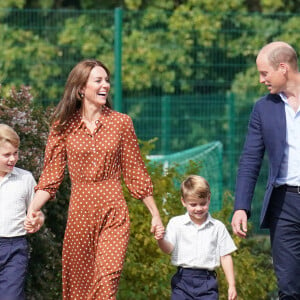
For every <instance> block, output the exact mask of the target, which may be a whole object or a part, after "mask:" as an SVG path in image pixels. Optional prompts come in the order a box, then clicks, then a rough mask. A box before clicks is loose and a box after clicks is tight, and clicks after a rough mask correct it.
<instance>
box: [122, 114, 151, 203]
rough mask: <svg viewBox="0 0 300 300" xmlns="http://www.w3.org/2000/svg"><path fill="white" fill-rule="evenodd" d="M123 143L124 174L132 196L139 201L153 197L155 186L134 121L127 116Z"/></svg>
mask: <svg viewBox="0 0 300 300" xmlns="http://www.w3.org/2000/svg"><path fill="white" fill-rule="evenodd" d="M121 143H122V146H121V166H122V174H123V178H124V181H125V184H126V186H127V188H128V189H129V191H130V193H131V195H132V196H133V197H135V198H137V199H144V198H145V197H147V196H152V194H153V185H152V182H151V178H150V176H149V174H148V172H147V169H146V166H145V163H144V161H143V159H142V156H141V153H140V149H139V145H138V140H137V137H136V134H135V131H134V127H133V123H132V120H131V118H130V117H129V116H127V115H125V117H124V130H123V134H122V141H121Z"/></svg>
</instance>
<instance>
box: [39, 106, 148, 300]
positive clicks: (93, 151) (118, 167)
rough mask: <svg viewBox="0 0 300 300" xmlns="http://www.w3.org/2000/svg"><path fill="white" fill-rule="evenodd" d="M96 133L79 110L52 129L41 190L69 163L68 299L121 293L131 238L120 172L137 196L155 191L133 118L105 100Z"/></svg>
mask: <svg viewBox="0 0 300 300" xmlns="http://www.w3.org/2000/svg"><path fill="white" fill-rule="evenodd" d="M96 124H97V126H96V129H95V131H94V132H93V133H91V132H90V131H89V129H88V128H87V127H86V126H85V123H84V122H83V121H82V119H81V115H80V113H79V112H76V113H75V114H74V116H73V117H72V118H71V119H70V120H69V121H68V123H67V124H66V125H65V127H64V129H63V130H62V131H61V132H57V131H55V130H53V129H52V130H51V131H50V134H49V137H48V142H47V146H46V153H45V163H44V169H43V172H42V175H41V177H40V180H39V183H38V185H37V187H36V190H44V191H47V192H49V193H50V195H51V197H54V196H55V193H56V191H57V189H58V187H59V185H60V183H61V181H62V179H63V176H64V169H65V166H66V163H68V169H69V173H70V178H71V183H72V188H71V198H70V204H69V211H68V221H67V226H66V231H65V236H64V243H63V254H62V264H63V271H62V274H63V299H64V300H77V299H78V300H79V299H80V300H95V299H97V300H106V299H116V293H117V289H118V283H119V280H120V275H121V271H122V267H123V262H124V258H125V253H126V248H127V244H128V239H129V215H128V209H127V205H126V202H125V199H124V196H123V192H122V187H121V174H123V178H124V181H125V183H126V186H127V187H128V189H129V191H130V193H131V194H132V196H133V197H135V198H138V199H143V198H145V197H147V196H150V195H152V190H153V187H152V183H151V179H150V177H149V175H148V173H147V170H146V167H145V165H144V162H143V160H142V157H141V155H140V150H139V146H138V141H137V138H136V135H135V132H134V128H133V124H132V120H131V118H130V117H129V116H127V115H125V114H121V113H118V112H116V111H113V110H111V109H109V108H108V107H106V106H104V107H103V110H102V115H101V117H100V119H99V120H97V122H96Z"/></svg>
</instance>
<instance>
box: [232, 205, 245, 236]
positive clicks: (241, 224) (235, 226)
mask: <svg viewBox="0 0 300 300" xmlns="http://www.w3.org/2000/svg"><path fill="white" fill-rule="evenodd" d="M231 226H232V230H233V233H234V234H236V235H237V236H239V237H241V238H245V237H246V236H247V214H246V212H245V211H244V210H242V209H240V210H236V211H235V212H234V214H233V217H232V221H231Z"/></svg>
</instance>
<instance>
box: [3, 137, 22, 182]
mask: <svg viewBox="0 0 300 300" xmlns="http://www.w3.org/2000/svg"><path fill="white" fill-rule="evenodd" d="M18 158H19V156H18V148H16V147H15V146H13V145H12V144H11V143H9V142H1V143H0V177H4V176H5V175H6V174H7V173H10V172H11V171H12V170H13V167H14V166H15V164H16V163H17V161H18Z"/></svg>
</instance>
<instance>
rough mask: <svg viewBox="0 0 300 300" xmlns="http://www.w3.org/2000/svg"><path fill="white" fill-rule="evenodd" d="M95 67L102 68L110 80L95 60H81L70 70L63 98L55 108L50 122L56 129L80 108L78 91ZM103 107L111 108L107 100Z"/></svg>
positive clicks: (101, 64) (108, 74)
mask: <svg viewBox="0 0 300 300" xmlns="http://www.w3.org/2000/svg"><path fill="white" fill-rule="evenodd" d="M96 66H99V67H102V68H103V69H104V70H105V71H106V73H107V76H108V78H110V72H109V70H108V68H107V67H106V66H105V65H104V64H103V63H102V62H100V61H99V60H96V59H85V60H82V61H81V62H79V63H78V64H77V65H76V66H75V67H74V68H73V69H72V70H71V72H70V74H69V76H68V79H67V82H66V85H65V89H64V94H63V97H62V99H61V100H60V102H59V103H58V105H57V106H56V109H55V111H54V113H53V116H52V122H53V123H55V125H56V126H55V127H56V128H57V129H60V128H61V127H62V126H63V125H64V124H65V123H66V122H67V121H68V120H69V119H70V118H71V116H72V115H73V114H74V113H75V112H76V111H77V110H78V109H79V108H80V107H81V100H82V99H81V97H82V95H81V93H80V90H81V89H82V88H83V87H84V86H85V85H86V83H87V80H88V78H89V75H90V73H91V71H92V69H93V68H94V67H96ZM105 105H106V106H108V107H109V108H111V103H110V101H109V100H107V101H106V104H105Z"/></svg>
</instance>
